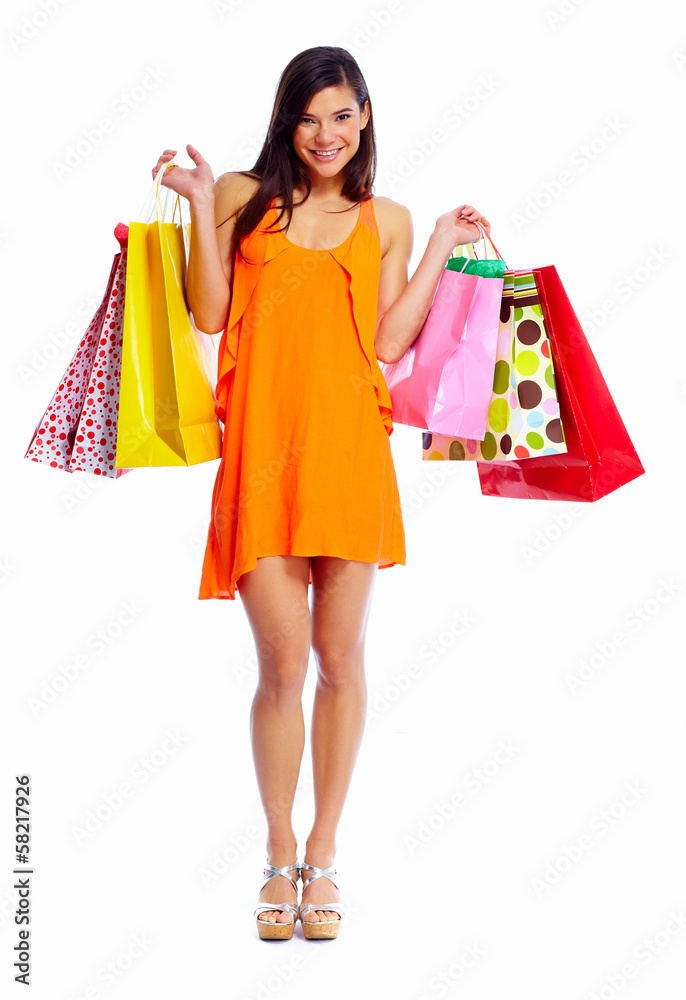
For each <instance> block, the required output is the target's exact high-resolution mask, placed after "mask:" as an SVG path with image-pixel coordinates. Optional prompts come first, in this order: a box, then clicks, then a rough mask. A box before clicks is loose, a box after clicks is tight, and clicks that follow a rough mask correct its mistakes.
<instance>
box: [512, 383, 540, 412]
mask: <svg viewBox="0 0 686 1000" xmlns="http://www.w3.org/2000/svg"><path fill="white" fill-rule="evenodd" d="M517 395H518V397H519V405H520V406H521V407H522V409H523V410H533V409H534V407H536V406H538V404H539V403H540V402H541V399H542V398H543V390H542V389H541V387H540V385H537V384H536V383H535V382H532V381H531V379H526V380H525V381H524V382H520V383H519V385H518V386H517Z"/></svg>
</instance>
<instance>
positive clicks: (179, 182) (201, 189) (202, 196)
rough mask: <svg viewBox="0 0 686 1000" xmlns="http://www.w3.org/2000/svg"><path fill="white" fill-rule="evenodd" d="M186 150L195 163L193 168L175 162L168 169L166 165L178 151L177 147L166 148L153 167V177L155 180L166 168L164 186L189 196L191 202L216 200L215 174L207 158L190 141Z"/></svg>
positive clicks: (183, 195) (162, 182)
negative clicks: (188, 168)
mask: <svg viewBox="0 0 686 1000" xmlns="http://www.w3.org/2000/svg"><path fill="white" fill-rule="evenodd" d="M186 152H187V153H188V155H189V156H190V158H191V160H192V161H193V163H194V164H195V167H194V168H193V169H191V170H187V169H186V168H185V167H179V166H177V165H176V164H174V165H173V166H172V167H170V168H169V169H168V170H165V166H166V164H167V163H169V161H170V160H172V159H173V158H174V157H175V156H176V153H177V150H175V149H165V151H164V152H163V153H162V155H161V156H160V158H159V159H158V161H157V163H156V164H155V166H154V167H153V168H152V179H153V180H155V178H156V177H157V174H158V172H159V171H160V170H164V171H165V172H164V176H163V178H162V180H161V181H160V184H161V185H162V187H167V188H171V189H172V191H175V192H176V193H177V194H179V195H181V197H182V198H187V199H188V201H189V202H191V204H198V203H200V202H206V201H210V202H211V201H214V175H213V173H212V168H211V167H210V165H209V163H208V162H207V160H205V159H203V157H202V156H201V155H200V153H199V152H198V150H197V149H196V148H195V146H191V144H190V143H188V145H187V146H186Z"/></svg>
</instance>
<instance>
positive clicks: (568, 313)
mask: <svg viewBox="0 0 686 1000" xmlns="http://www.w3.org/2000/svg"><path fill="white" fill-rule="evenodd" d="M534 275H535V277H536V286H537V288H538V290H539V293H540V300H541V306H542V309H543V315H544V319H545V323H546V328H547V330H548V333H549V337H550V346H551V350H552V354H553V364H554V367H555V376H556V379H557V388H558V396H559V402H560V419H561V421H562V426H563V427H564V433H565V441H566V444H567V452H566V454H562V455H544V456H541V457H540V458H528V459H522V460H521V461H517V462H503V463H499V462H492V463H491V462H477V468H478V470H479V483H480V485H481V492H482V494H483V495H484V496H500V497H515V498H519V499H533V500H577V501H583V502H593V501H595V500H599V499H600V498H601V497H603V496H605V495H606V494H608V493H612V492H613V490H616V489H618V488H619V487H620V486H623V485H624V484H625V483H628V482H630V481H631V480H632V479H636V478H637V477H638V476H641V475H643V473H644V472H645V469H644V468H643V466H642V465H641V462H640V459H639V457H638V455H637V454H636V450H635V449H634V446H633V444H632V442H631V439H630V437H629V434H628V432H627V430H626V427H625V426H624V423H623V422H622V418H621V417H620V415H619V412H618V410H617V407H616V406H615V403H614V400H613V399H612V396H611V395H610V390H609V389H608V387H607V384H606V382H605V379H604V378H603V376H602V374H601V371H600V368H599V367H598V363H597V361H596V360H595V358H594V356H593V353H592V351H591V348H590V346H589V344H588V341H587V339H586V336H585V334H584V332H583V329H582V326H581V323H580V322H579V320H578V319H577V317H576V314H575V312H574V310H573V309H572V304H571V302H570V301H569V298H568V297H567V294H566V292H565V290H564V288H563V286H562V282H561V281H560V278H559V275H558V273H557V270H556V268H555V267H554V266H552V265H550V266H548V267H541V268H535V269H534Z"/></svg>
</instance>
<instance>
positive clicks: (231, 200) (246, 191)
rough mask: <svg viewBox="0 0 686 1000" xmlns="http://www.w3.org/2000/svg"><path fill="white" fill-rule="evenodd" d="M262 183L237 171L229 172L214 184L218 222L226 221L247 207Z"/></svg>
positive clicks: (220, 176) (218, 178)
mask: <svg viewBox="0 0 686 1000" xmlns="http://www.w3.org/2000/svg"><path fill="white" fill-rule="evenodd" d="M259 185H260V182H259V180H258V179H257V178H256V177H247V176H246V175H245V174H242V173H240V172H239V171H237V170H227V171H226V173H224V174H220V175H219V177H217V178H216V179H215V182H214V203H215V210H216V216H217V219H218V220H223V219H226V218H227V217H228V216H229V215H233V214H234V213H235V212H237V211H238V210H239V209H240V208H242V207H243V205H245V203H246V202H247V201H249V200H250V198H251V197H252V196H253V194H254V193H255V191H256V190H257V188H258V187H259Z"/></svg>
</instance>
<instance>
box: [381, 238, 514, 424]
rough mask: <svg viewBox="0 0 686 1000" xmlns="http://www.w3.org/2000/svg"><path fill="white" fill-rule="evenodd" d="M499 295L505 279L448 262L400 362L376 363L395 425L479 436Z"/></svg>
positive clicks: (485, 414) (484, 415)
mask: <svg viewBox="0 0 686 1000" xmlns="http://www.w3.org/2000/svg"><path fill="white" fill-rule="evenodd" d="M479 228H480V229H481V232H482V234H483V235H484V236H486V233H485V230H484V229H483V227H481V226H479ZM487 238H488V239H489V242H491V245H492V246H493V249H494V251H495V253H496V254H497V256H498V258H500V259H501V260H502V257H501V256H500V253H499V252H498V250H497V249H496V247H495V245H494V244H493V243H492V241H491V240H490V237H487ZM472 253H473V249H472ZM470 258H471V253H470ZM467 260H469V258H467ZM502 293H503V278H502V277H499V278H498V277H481V276H480V275H478V274H468V273H465V271H464V270H461V271H458V270H454V269H451V268H449V267H447V266H446V268H445V270H444V271H443V272H442V274H441V277H440V280H439V283H438V287H437V289H436V294H435V295H434V299H433V302H432V304H431V308H430V310H429V314H428V316H427V318H426V321H425V323H424V326H423V327H422V329H421V331H420V333H419V335H418V336H417V338H416V340H415V341H414V343H413V344H411V345H410V347H409V348H408V350H407V351H406V352H405V354H404V355H403V357H402V358H401V359H400V360H399V361H396V362H394V363H383V364H382V366H381V367H382V372H383V376H384V378H385V379H386V384H387V385H388V389H389V392H390V395H391V402H392V404H393V420H394V422H397V423H400V424H408V425H410V426H412V427H421V428H423V429H424V430H430V431H434V432H435V433H437V434H446V435H450V436H452V437H457V436H458V435H459V436H461V437H467V438H474V439H476V440H482V439H483V437H484V435H485V433H486V428H487V420H488V406H489V403H490V401H491V392H492V388H493V373H494V369H495V356H496V351H497V345H498V323H499V317H500V302H501V298H502Z"/></svg>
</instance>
